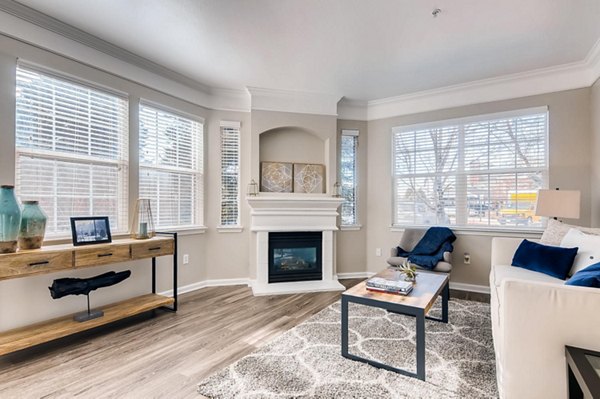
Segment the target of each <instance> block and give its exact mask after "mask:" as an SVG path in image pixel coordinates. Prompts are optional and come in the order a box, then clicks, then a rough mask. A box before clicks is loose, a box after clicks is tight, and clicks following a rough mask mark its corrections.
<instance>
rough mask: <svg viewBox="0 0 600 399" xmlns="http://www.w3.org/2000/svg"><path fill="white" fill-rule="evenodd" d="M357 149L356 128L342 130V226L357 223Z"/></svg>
mask: <svg viewBox="0 0 600 399" xmlns="http://www.w3.org/2000/svg"><path fill="white" fill-rule="evenodd" d="M357 149H358V130H342V143H341V156H340V175H341V185H342V197H343V198H344V202H343V203H342V209H341V219H342V226H354V225H357V224H358V218H357V198H356V192H357V184H356V183H357V181H356V177H357V162H356V161H357V160H356V155H357Z"/></svg>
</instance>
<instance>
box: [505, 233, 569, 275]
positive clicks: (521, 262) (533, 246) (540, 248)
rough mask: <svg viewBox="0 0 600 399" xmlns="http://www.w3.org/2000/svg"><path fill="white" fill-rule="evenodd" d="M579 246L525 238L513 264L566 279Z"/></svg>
mask: <svg viewBox="0 0 600 399" xmlns="http://www.w3.org/2000/svg"><path fill="white" fill-rule="evenodd" d="M578 250H579V248H577V247H576V248H562V247H552V246H549V245H542V244H538V243H536V242H532V241H528V240H523V242H522V243H521V245H519V248H517V252H515V256H514V257H513V260H512V265H513V266H517V267H522V268H523V269H527V270H531V271H534V272H540V273H544V274H547V275H549V276H552V277H556V278H559V279H561V280H564V279H566V278H567V275H568V274H569V270H571V266H573V261H574V260H575V256H576V255H577V251H578Z"/></svg>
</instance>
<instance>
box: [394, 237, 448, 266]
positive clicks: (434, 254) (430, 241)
mask: <svg viewBox="0 0 600 399" xmlns="http://www.w3.org/2000/svg"><path fill="white" fill-rule="evenodd" d="M455 240H456V236H455V235H454V233H453V232H452V230H450V229H449V228H447V227H431V228H430V229H429V230H427V232H426V233H425V235H424V236H423V238H421V241H419V242H418V243H417V245H416V246H415V248H414V249H413V250H412V251H410V252H408V251H405V250H404V249H402V248H400V247H398V256H400V257H402V258H408V260H409V261H410V262H411V263H414V264H416V265H419V266H421V267H424V268H426V269H429V270H432V269H433V268H435V265H437V264H438V262H439V261H441V260H442V259H444V252H452V251H453V250H454V247H453V246H452V243H453V242H454V241H455Z"/></svg>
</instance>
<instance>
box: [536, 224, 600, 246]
mask: <svg viewBox="0 0 600 399" xmlns="http://www.w3.org/2000/svg"><path fill="white" fill-rule="evenodd" d="M570 229H577V230H580V231H583V232H584V233H588V234H595V235H600V228H593V227H582V226H574V225H571V224H566V223H563V222H561V221H560V220H556V219H548V224H547V225H546V229H545V230H544V234H542V239H541V240H540V242H541V243H542V244H544V245H553V246H555V247H556V246H559V245H560V243H561V242H562V239H563V238H564V236H565V235H566V234H567V233H568V232H569V230H570Z"/></svg>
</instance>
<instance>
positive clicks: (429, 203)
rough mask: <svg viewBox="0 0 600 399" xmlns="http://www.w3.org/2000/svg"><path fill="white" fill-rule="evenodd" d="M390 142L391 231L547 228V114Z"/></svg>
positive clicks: (401, 134) (456, 123)
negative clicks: (543, 202)
mask: <svg viewBox="0 0 600 399" xmlns="http://www.w3.org/2000/svg"><path fill="white" fill-rule="evenodd" d="M392 137H393V140H392V151H393V155H392V159H393V161H392V162H393V167H392V169H393V170H392V175H393V195H394V220H393V224H394V225H396V226H400V225H432V224H439V225H455V226H475V227H476V226H486V227H488V226H492V227H500V228H501V227H503V226H506V227H524V228H527V227H529V228H536V227H542V225H543V223H544V221H543V220H542V219H541V218H539V217H537V216H535V202H536V199H537V191H538V190H539V189H541V188H547V185H548V183H547V177H548V154H547V148H548V111H547V109H546V108H535V109H527V110H522V111H515V112H510V113H503V114H495V115H486V116H480V117H473V118H465V119H459V120H449V121H442V122H437V123H432V124H427V125H416V126H407V127H397V128H394V129H393V130H392Z"/></svg>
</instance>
